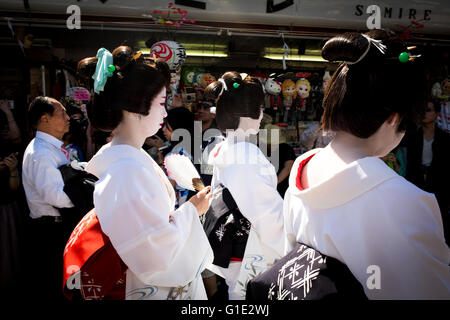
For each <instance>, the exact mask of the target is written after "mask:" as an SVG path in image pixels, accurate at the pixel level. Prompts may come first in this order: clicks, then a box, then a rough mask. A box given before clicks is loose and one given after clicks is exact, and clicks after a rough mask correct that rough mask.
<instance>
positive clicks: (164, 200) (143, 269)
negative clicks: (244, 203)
mask: <svg viewBox="0 0 450 320" xmlns="http://www.w3.org/2000/svg"><path fill="white" fill-rule="evenodd" d="M101 50H104V52H100V51H101ZM101 50H99V53H98V54H97V58H98V62H97V72H96V74H95V76H96V77H94V79H96V82H95V83H94V88H96V89H97V88H99V87H100V90H98V92H97V91H96V94H95V97H94V103H93V108H92V111H91V112H90V118H91V122H92V124H93V125H94V126H96V127H97V128H99V129H102V130H108V131H111V130H114V137H113V139H112V141H111V142H110V143H108V144H106V145H104V146H103V147H102V148H101V149H100V150H99V151H98V152H97V153H96V154H95V156H94V157H93V158H92V160H90V161H89V163H88V165H87V167H86V170H87V171H88V172H89V173H91V174H93V175H95V176H97V177H98V179H99V180H98V181H97V182H96V184H95V192H94V205H95V209H94V210H95V213H96V215H97V217H98V220H99V222H100V226H101V229H102V231H103V232H104V233H105V234H106V235H107V236H108V237H109V239H110V241H111V244H112V245H113V247H114V249H115V250H116V251H117V254H118V255H119V257H120V258H121V260H122V261H123V263H124V264H125V265H126V266H127V267H128V269H127V271H126V283H125V287H126V289H125V298H126V299H141V300H147V299H158V300H161V299H206V298H207V297H206V293H205V289H204V286H203V282H202V278H201V275H200V274H201V272H202V271H203V270H204V268H205V267H206V266H208V265H209V264H210V263H211V262H212V258H213V255H212V249H211V247H210V245H209V243H208V239H207V238H206V236H205V234H204V231H203V228H202V224H201V222H200V219H199V216H201V215H202V214H204V213H205V212H206V211H207V209H208V207H209V203H208V202H209V198H210V196H211V194H208V193H207V192H208V191H209V187H207V188H205V189H204V190H203V191H201V192H199V193H198V194H197V195H196V196H194V197H193V198H192V199H191V200H190V201H187V202H186V203H184V204H183V205H182V206H180V208H178V209H177V210H174V206H175V193H174V190H173V188H172V185H171V184H170V182H169V181H168V179H167V177H166V175H165V174H164V172H163V171H162V169H161V168H160V167H159V166H158V164H157V163H156V162H155V161H154V160H153V159H152V158H151V157H150V156H149V155H148V154H147V153H146V152H145V151H144V150H143V149H142V148H141V147H142V145H143V144H144V141H145V139H146V138H147V137H149V136H152V135H154V134H155V133H156V132H157V131H158V130H159V129H160V128H161V126H162V124H163V119H164V117H166V115H167V113H166V110H165V101H166V88H167V87H168V85H169V80H170V74H169V72H168V68H167V65H166V64H165V63H162V62H157V63H154V62H153V63H152V62H151V61H145V60H144V59H143V57H142V56H139V54H138V55H135V56H132V55H131V53H130V50H129V48H125V47H119V48H117V49H116V50H115V51H113V57H110V58H109V59H110V60H109V61H108V60H107V59H106V57H107V56H109V55H111V54H110V53H109V52H107V50H105V49H101ZM105 55H106V56H105ZM88 59H91V58H88ZM105 59H106V60H105ZM91 60H93V61H92V62H91V63H95V62H96V61H95V60H94V59H91ZM111 64H112V65H114V66H115V70H114V69H112V67H110V68H109V69H106V72H108V73H109V75H110V76H109V77H108V78H107V79H104V80H105V81H106V84H105V82H103V85H104V88H103V90H102V88H101V83H102V80H101V75H99V74H100V73H101V72H102V66H106V67H108V66H109V65H111ZM85 69H86V70H88V69H89V68H86V66H85ZM103 70H104V69H103ZM106 72H105V73H106ZM91 75H92V73H91ZM105 78H106V77H105ZM98 79H100V80H98ZM97 80H98V81H97ZM97 82H99V84H97ZM105 272H108V270H105Z"/></svg>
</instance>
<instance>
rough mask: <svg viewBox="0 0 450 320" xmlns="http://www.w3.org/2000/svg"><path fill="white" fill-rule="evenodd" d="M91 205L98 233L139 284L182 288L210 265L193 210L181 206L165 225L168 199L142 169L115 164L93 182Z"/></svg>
mask: <svg viewBox="0 0 450 320" xmlns="http://www.w3.org/2000/svg"><path fill="white" fill-rule="evenodd" d="M94 204H95V209H96V213H97V216H98V218H99V221H100V225H101V227H102V230H103V232H104V233H105V234H106V235H108V237H109V238H110V240H111V243H112V244H113V246H114V248H115V249H116V251H117V253H118V254H119V256H120V257H121V258H122V260H123V261H124V262H125V264H126V265H127V266H128V268H129V269H130V270H131V271H132V272H133V273H134V274H135V275H136V276H137V278H138V279H139V280H140V281H142V282H143V283H145V284H149V285H155V286H162V287H176V286H184V285H186V284H188V283H189V282H190V281H192V280H193V279H194V278H195V277H196V275H198V273H200V272H201V271H202V270H203V268H204V267H205V264H206V265H208V263H211V262H212V249H211V247H210V245H209V242H208V239H207V238H206V235H205V232H204V231H203V227H202V225H201V223H200V221H199V217H198V213H197V210H196V208H195V207H194V206H193V205H192V204H191V203H190V202H187V203H185V204H183V205H182V206H181V207H180V208H179V209H178V210H176V211H175V212H172V218H173V222H169V215H170V214H171V211H172V210H173V208H171V202H170V198H169V195H168V193H167V190H166V189H165V187H164V185H163V184H162V183H161V181H160V180H159V178H158V176H157V174H156V173H155V172H152V171H151V170H149V169H148V168H145V167H144V168H143V167H141V166H139V165H137V164H135V163H129V162H126V163H125V164H122V165H119V164H116V165H115V166H113V167H112V168H110V170H109V174H107V175H105V176H104V177H103V178H102V179H101V180H99V181H98V182H97V184H96V187H95V193H94Z"/></svg>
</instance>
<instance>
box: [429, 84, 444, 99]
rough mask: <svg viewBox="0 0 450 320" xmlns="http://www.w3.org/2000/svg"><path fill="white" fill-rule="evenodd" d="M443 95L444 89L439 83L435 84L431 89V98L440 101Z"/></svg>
mask: <svg viewBox="0 0 450 320" xmlns="http://www.w3.org/2000/svg"><path fill="white" fill-rule="evenodd" d="M441 95H442V88H441V84H440V83H439V82H436V83H435V84H433V87H432V88H431V96H432V97H433V98H435V99H439V98H440V97H441Z"/></svg>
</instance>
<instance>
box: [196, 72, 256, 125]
mask: <svg viewBox="0 0 450 320" xmlns="http://www.w3.org/2000/svg"><path fill="white" fill-rule="evenodd" d="M221 78H222V79H223V80H224V81H225V83H226V85H227V90H225V88H223V84H222V82H220V81H214V82H212V83H211V84H209V85H208V87H206V89H205V98H206V99H213V100H215V101H216V123H217V127H218V128H219V129H220V130H222V131H226V130H227V129H232V130H236V129H237V128H238V126H239V118H240V117H250V118H252V119H258V118H259V116H260V114H261V106H262V105H263V104H264V91H263V89H262V86H261V83H260V82H259V81H258V79H256V78H252V77H250V76H246V77H245V79H242V77H241V75H240V74H239V73H238V72H236V71H228V72H225V73H224V74H223V75H222V77H221ZM222 89H223V91H222ZM221 92H222V93H221Z"/></svg>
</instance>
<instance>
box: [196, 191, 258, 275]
mask: <svg viewBox="0 0 450 320" xmlns="http://www.w3.org/2000/svg"><path fill="white" fill-rule="evenodd" d="M250 226H251V224H250V221H248V220H247V218H245V217H244V216H243V215H242V213H241V212H240V211H239V208H238V207H237V205H236V202H235V201H234V199H233V197H232V196H231V193H230V191H229V190H228V189H227V188H225V187H224V186H223V185H219V187H218V188H215V190H214V191H213V197H212V202H211V206H210V208H209V210H208V212H206V214H205V221H204V224H203V228H204V230H205V233H206V236H207V237H208V240H209V243H210V245H211V248H212V249H213V251H214V261H213V264H215V265H217V266H219V267H223V268H228V264H229V263H230V259H231V257H233V258H238V259H239V258H243V257H244V251H245V246H246V244H247V239H248V234H249V232H250Z"/></svg>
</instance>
